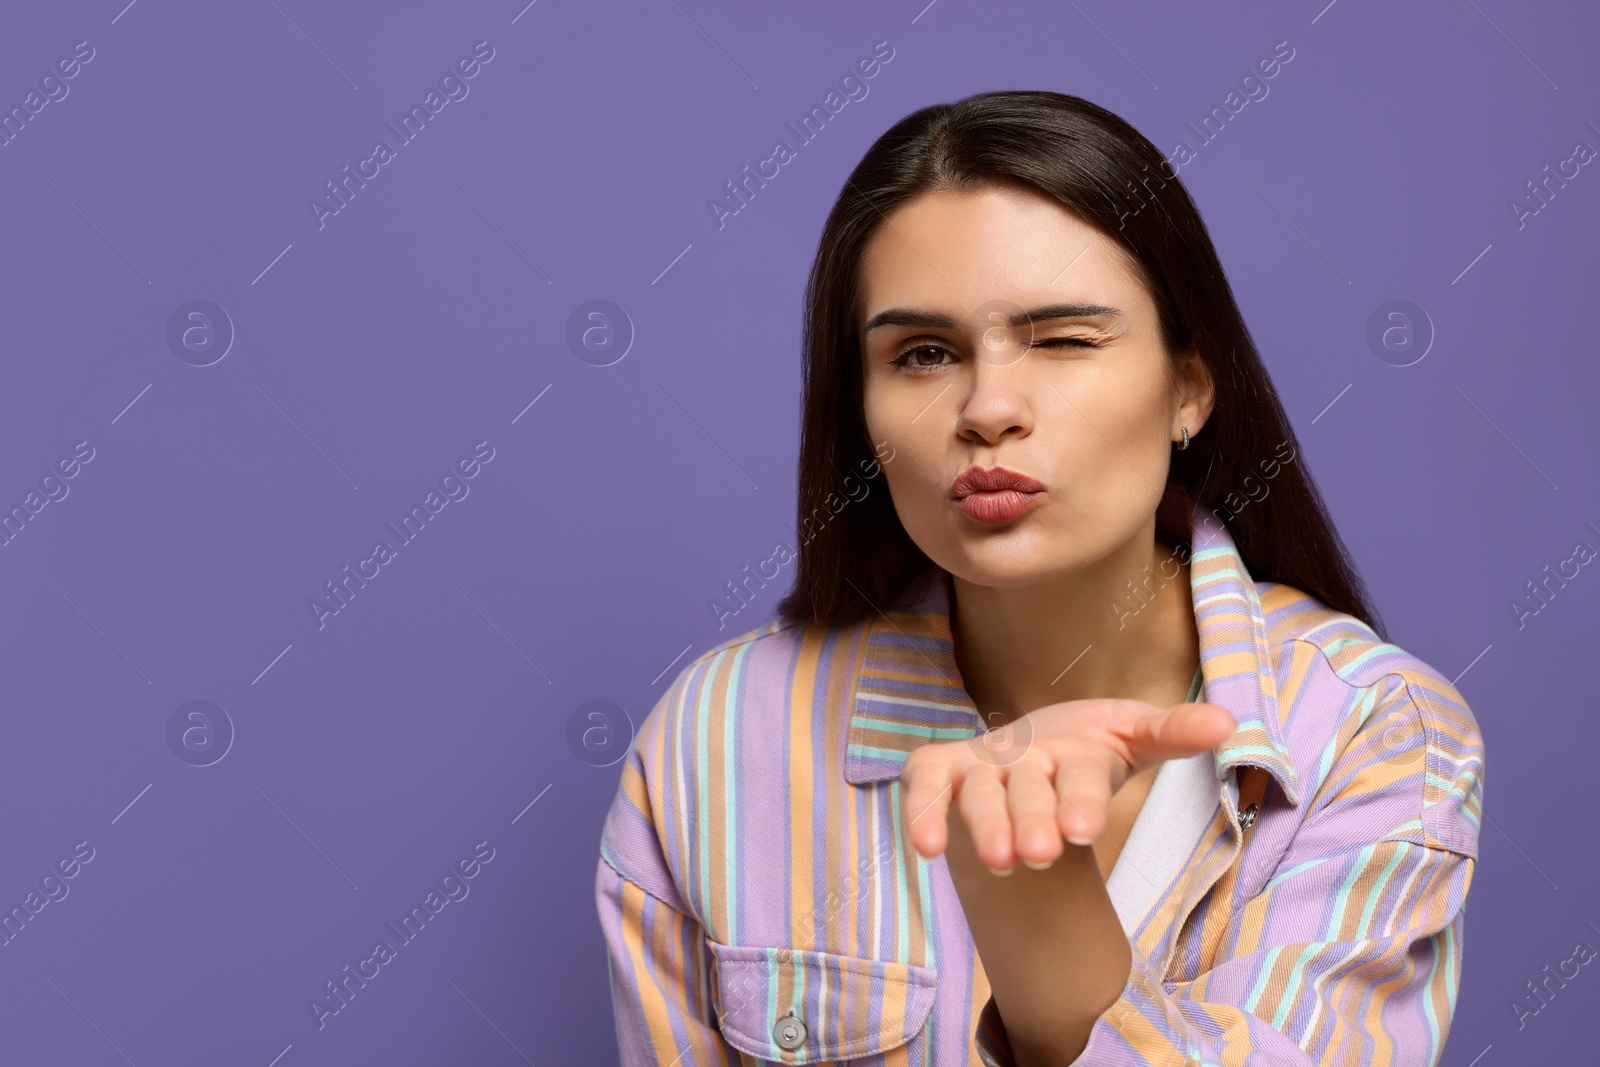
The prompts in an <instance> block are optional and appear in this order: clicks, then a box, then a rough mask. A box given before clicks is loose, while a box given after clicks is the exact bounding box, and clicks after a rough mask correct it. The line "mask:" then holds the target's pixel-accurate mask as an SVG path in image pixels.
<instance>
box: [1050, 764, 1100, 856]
mask: <svg viewBox="0 0 1600 1067" xmlns="http://www.w3.org/2000/svg"><path fill="white" fill-rule="evenodd" d="M1055 787H1056V796H1057V801H1056V822H1057V825H1058V826H1059V828H1060V830H1059V832H1060V834H1061V836H1062V837H1064V838H1066V839H1067V840H1068V841H1069V842H1071V843H1072V844H1074V845H1092V844H1094V842H1095V839H1096V838H1098V837H1099V836H1100V835H1101V833H1103V832H1104V831H1105V827H1106V813H1107V811H1108V810H1109V809H1110V805H1111V772H1110V770H1109V769H1108V768H1107V767H1105V766H1103V765H1097V764H1095V763H1093V762H1090V761H1088V760H1084V759H1079V760H1075V761H1073V762H1071V763H1067V764H1065V765H1064V766H1062V767H1060V768H1059V769H1057V771H1056V781H1055Z"/></svg>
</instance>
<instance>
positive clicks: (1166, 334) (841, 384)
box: [778, 91, 1387, 639]
mask: <svg viewBox="0 0 1600 1067" xmlns="http://www.w3.org/2000/svg"><path fill="white" fill-rule="evenodd" d="M1018 182H1020V183H1024V184H1026V185H1029V186H1032V187H1033V188H1035V189H1038V190H1039V191H1041V192H1043V193H1044V194H1045V195H1047V196H1050V197H1053V198H1054V199H1055V200H1056V201H1058V202H1059V203H1061V204H1062V205H1063V206H1064V207H1066V208H1067V209H1068V210H1070V211H1072V212H1074V213H1075V214H1076V215H1078V216H1079V217H1081V218H1082V219H1084V220H1085V221H1087V222H1088V223H1089V224H1091V225H1093V226H1095V227H1097V228H1098V229H1099V230H1101V231H1102V232H1103V233H1105V234H1106V235H1107V236H1109V237H1110V238H1111V239H1112V240H1114V241H1116V242H1117V243H1118V244H1119V245H1120V246H1121V247H1122V248H1123V249H1124V250H1125V252H1126V253H1127V254H1128V255H1129V256H1130V258H1131V260H1132V261H1133V262H1134V263H1135V264H1136V266H1137V268H1138V269H1139V271H1140V272H1141V273H1142V275H1143V280H1144V282H1145V284H1146V285H1147V286H1148V288H1149V291H1150V294H1151V297H1152V298H1153V300H1154V303H1155V305H1156V308H1157V310H1158V313H1159V316H1160V325H1161V336H1162V341H1163V344H1164V345H1165V347H1166V350H1167V353H1168V355H1169V356H1171V357H1172V358H1173V359H1174V360H1176V359H1177V358H1179V357H1180V354H1181V353H1183V352H1185V350H1188V349H1190V348H1191V346H1192V348H1193V350H1194V351H1195V353H1196V354H1198V356H1199V358H1200V359H1202V360H1204V362H1205V364H1206V367H1207V369H1208V370H1209V371H1210V374H1211V378H1212V381H1213V382H1214V383H1215V387H1216V402H1215V405H1214V407H1213V410H1212V413H1211V417H1210V418H1209V419H1208V420H1207V422H1206V424H1205V426H1204V427H1203V428H1202V430H1201V432H1200V433H1198V434H1197V435H1195V436H1194V438H1193V439H1192V440H1191V442H1190V444H1189V447H1188V448H1187V449H1174V450H1173V452H1172V466H1171V471H1170V473H1169V475H1168V482H1167V492H1166V496H1165V498H1164V499H1163V503H1162V506H1161V507H1160V508H1159V509H1158V511H1157V515H1156V524H1157V535H1158V536H1159V537H1160V538H1161V539H1162V540H1163V541H1164V542H1166V543H1168V544H1170V545H1173V546H1181V547H1182V549H1183V550H1185V551H1188V550H1189V549H1190V548H1191V547H1192V546H1190V545H1189V537H1190V535H1191V531H1190V530H1189V523H1188V512H1187V511H1186V510H1184V509H1185V508H1187V507H1188V506H1189V505H1190V504H1191V503H1193V504H1194V505H1195V506H1196V507H1197V508H1205V509H1207V510H1210V511H1212V512H1213V513H1214V514H1215V515H1216V516H1217V517H1218V518H1219V519H1221V520H1222V521H1224V522H1225V524H1226V525H1227V527H1228V532H1229V533H1230V534H1231V535H1232V536H1233V539H1234V543H1235V544H1236V545H1237V546H1238V548H1239V553H1240V558H1241V559H1242V561H1243V562H1244V565H1245V567H1246V568H1247V569H1248V570H1249V572H1250V575H1251V577H1252V578H1253V579H1255V580H1256V581H1271V582H1281V583H1284V584H1286V585H1289V586H1292V587H1294V588H1296V589H1299V590H1301V591H1302V592H1305V593H1309V594H1311V595H1312V596H1314V597H1316V598H1317V599H1318V600H1320V601H1322V602H1323V603H1324V604H1326V605H1327V606H1329V607H1330V608H1333V609H1334V610H1336V611H1342V612H1345V613H1347V614H1349V615H1353V616H1355V617H1356V618H1358V619H1360V620H1362V621H1363V622H1365V623H1366V624H1367V625H1368V626H1370V627H1372V629H1373V630H1374V631H1375V632H1376V633H1378V635H1379V636H1380V637H1384V632H1383V628H1382V626H1383V624H1382V620H1381V619H1380V618H1379V617H1378V614H1377V612H1376V611H1375V610H1374V609H1373V608H1372V606H1371V605H1370V604H1369V603H1368V599H1367V594H1366V591H1365V588H1364V586H1363V584H1362V581H1361V578H1360V576H1359V574H1357V572H1356V569H1355V566H1354V565H1353V563H1352V562H1351V560H1350V557H1349V553H1348V552H1347V551H1346V549H1345V547H1344V543H1343V542H1342V541H1341V540H1340V539H1339V535H1338V533H1337V531H1335V529H1334V527H1333V523H1332V521H1331V520H1330V519H1329V517H1328V514H1327V509H1326V506H1325V505H1324V503H1323V501H1322V497H1321V495H1320V494H1319V493H1318V492H1317V488H1316V485H1315V483H1314V482H1313V481H1312V478H1311V475H1310V472H1309V471H1308V470H1307V469H1306V465H1305V460H1304V457H1303V456H1301V455H1300V454H1299V446H1298V444H1297V443H1296V441H1295V436H1294V431H1293V430H1292V429H1291V428H1290V426H1289V419H1288V417H1287V416H1286V415H1285V414H1284V410H1283V405H1282V403H1281V402H1280V401H1279V399H1278V394H1277V391H1276V390H1275V389H1274V388H1273V385H1272V381H1271V379H1270V378H1269V377H1268V376H1267V370H1266V367H1265V366H1264V365H1263V364H1262V362H1261V356H1260V354H1259V353H1258V352H1257V351H1256V346H1255V342H1254V341H1253V340H1252V339H1251V337H1250V331H1249V330H1248V329H1247V328H1246V326H1245V323H1244V318H1243V316H1241V315H1240V313H1239V307H1238V304H1237V303H1236V302H1235V301H1234V297H1233V290H1232V289H1231V288H1230V287H1229V285H1228V280H1227V278H1226V277H1225V276H1224V275H1223V272H1222V264H1221V262H1220V261H1219V260H1218V258H1217V251H1216V248H1215V247H1214V246H1213V245H1212V243H1211V237H1210V235H1209V234H1208V233H1207V232H1206V226H1205V223H1204V222H1203V221H1202V220H1201V218H1200V212H1199V211H1198V209H1197V208H1196V207H1195V204H1194V201H1193V200H1191V199H1190V197H1189V193H1188V191H1187V190H1185V189H1184V187H1183V186H1182V184H1180V183H1179V181H1178V180H1177V175H1176V172H1175V171H1173V169H1172V168H1171V166H1170V165H1169V164H1168V163H1167V162H1166V160H1165V159H1164V158H1163V157H1162V155H1161V153H1160V151H1159V150H1157V148H1156V147H1155V145H1153V144H1151V143H1150V141H1149V140H1148V139H1147V138H1146V137H1145V136H1144V135H1143V134H1141V133H1139V132H1138V131H1137V130H1135V129H1134V128H1133V127H1132V126H1130V125H1129V124H1128V123H1127V122H1125V121H1123V120H1122V119H1121V118H1119V117H1117V116H1116V115H1114V114H1112V113H1111V112H1109V111H1107V110H1105V109H1104V108H1102V107H1099V106H1098V105H1096V104H1092V103H1090V102H1089V101H1087V100H1084V99H1082V98H1080V97H1076V96H1066V95H1063V94H1061V93H1052V92H1037V91H1015V92H991V93H980V94H978V95H975V96H969V97H967V98H966V99H964V100H959V101H957V102H955V103H953V104H936V105H934V106H931V107H925V108H923V109H921V110H919V111H916V112H913V113H912V114H910V115H908V116H906V117H905V118H903V119H901V120H900V121H899V122H897V123H895V125H894V126H893V127H891V128H890V129H889V131H888V132H887V133H885V134H884V135H883V136H882V137H880V138H878V140H877V141H876V142H875V143H874V144H873V145H872V147H871V148H870V149H869V150H868V151H867V154H866V156H865V157H863V159H862V160H861V162H860V163H859V164H858V165H857V166H856V168H855V170H854V171H853V172H852V173H851V175H850V177H849V179H848V180H846V182H845V185H844V189H843V190H842V191H841V192H840V193H839V198H838V200H837V201H835V203H834V205H833V209H832V210H831V211H830V212H829V213H828V219H827V222H826V223H825V225H824V226H823V231H822V239H821V241H820V243H819V246H818V248H817V255H816V259H815V261H814V262H813V263H812V267H811V275H810V278H809V280H808V282H807V285H806V294H805V323H804V337H803V346H804V352H805V401H804V412H803V416H802V426H801V436H800V474H799V517H800V523H799V526H798V527H797V530H798V531H799V532H800V533H801V538H800V543H799V548H798V560H797V564H796V575H795V584H794V588H793V589H792V590H791V591H790V592H789V593H788V595H786V596H785V597H784V599H783V600H782V602H781V603H780V604H779V605H778V615H779V617H780V619H781V620H782V621H784V622H785V623H789V624H794V623H817V624H822V625H839V624H845V623H850V622H855V621H858V620H860V619H863V618H866V617H869V616H872V615H875V614H876V613H877V611H878V610H879V609H881V608H884V607H887V606H888V605H891V604H895V603H897V602H899V601H900V600H901V599H902V598H903V597H906V596H908V595H910V593H911V592H912V591H913V590H916V589H920V588H922V587H923V586H924V584H925V583H926V582H927V581H929V580H931V579H932V577H933V575H935V574H936V573H937V572H938V568H937V565H936V564H934V562H933V561H932V560H930V559H929V558H928V557H927V556H926V555H925V554H924V553H923V552H922V550H921V549H920V548H918V547H917V545H916V543H915V542H913V541H912V540H911V537H910V535H908V534H907V533H906V531H905V527H903V526H902V525H901V523H900V519H899V516H898V515H896V513H895V510H894V504H893V501H892V500H891V499H890V496H889V493H888V491H887V489H886V488H882V489H880V490H879V491H878V492H872V491H871V488H870V487H868V491H867V492H865V493H864V494H863V495H861V496H860V497H859V498H858V497H856V496H855V492H854V491H853V490H851V489H850V485H852V484H855V485H857V486H860V485H861V484H863V483H862V478H863V476H864V472H866V473H876V468H874V467H873V466H872V465H871V461H872V460H873V459H874V456H875V450H874V448H873V447H872V446H871V445H870V443H869V442H868V440H867V436H866V421H865V418H864V416H863V411H862V368H861V350H860V339H859V337H858V335H857V333H856V315H857V311H858V307H857V300H858V294H859V286H858V273H859V269H860V263H861V255H862V251H863V249H864V248H865V246H866V244H867V241H868V240H869V238H870V237H871V236H872V234H873V233H874V232H875V230H876V229H877V227H878V225H879V224H880V223H881V222H882V220H883V218H884V216H885V215H887V214H888V213H889V212H891V211H893V210H894V209H895V208H896V207H898V206H899V205H901V204H903V203H904V202H906V201H907V200H910V199H911V198H912V197H915V196H918V195H919V194H922V193H926V192H930V191H933V190H938V189H970V188H973V187H975V186H980V185H984V184H997V183H998V184H1007V183H1018ZM1174 366H1175V364H1174ZM1285 455H1287V456H1288V457H1289V460H1288V461H1287V462H1280V463H1278V465H1277V466H1276V468H1274V467H1272V466H1271V465H1270V464H1271V463H1272V461H1273V460H1275V459H1276V460H1282V459H1283V457H1284V456H1285ZM1264 463H1265V464H1267V465H1263V464H1264ZM1265 471H1271V472H1272V474H1271V479H1270V485H1269V486H1268V493H1267V495H1266V496H1265V497H1263V498H1262V499H1261V502H1260V503H1255V502H1253V501H1252V498H1251V497H1250V495H1249V494H1251V493H1253V492H1255V491H1256V490H1253V489H1252V488H1251V486H1252V485H1259V484H1261V483H1263V482H1264V480H1265V479H1264V472H1265ZM847 494H848V495H847ZM1384 639H1387V638H1386V637H1384Z"/></svg>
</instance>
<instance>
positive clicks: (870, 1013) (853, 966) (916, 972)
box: [708, 941, 939, 1063]
mask: <svg viewBox="0 0 1600 1067" xmlns="http://www.w3.org/2000/svg"><path fill="white" fill-rule="evenodd" d="M708 944H709V945H710V947H711V954H712V959H713V966H714V968H715V970H716V976H715V981H716V987H717V995H718V1004H717V1011H718V1016H719V1018H720V1019H721V1021H722V1034H723V1036H724V1037H725V1038H727V1040H728V1043H729V1044H731V1045H733V1046H734V1047H735V1048H737V1049H739V1050H741V1051H743V1052H748V1053H749V1054H750V1055H752V1056H758V1057H760V1058H761V1059H764V1060H776V1061H777V1062H779V1063H822V1062H827V1061H829V1060H842V1059H850V1058H852V1057H856V1056H871V1055H873V1054H875V1053H878V1052H883V1051H885V1050H887V1049H892V1048H897V1047H898V1046H900V1045H903V1044H905V1043H906V1042H907V1041H910V1040H911V1039H912V1038H913V1037H915V1036H916V1035H917V1033H918V1032H919V1031H920V1030H921V1029H922V1025H923V1023H924V1022H926V1021H927V1018H928V1012H929V1011H930V1010H931V1009H932V1008H933V998H934V994H935V993H936V992H937V991H938V988H939V972H938V971H936V970H934V969H933V968H931V967H919V966H917V965H915V964H909V963H893V962H888V961H885V960H875V959H865V958H862V957H860V956H843V955H838V954H836V953H832V952H814V951H802V950H799V949H790V948H765V947H762V946H758V945H723V944H719V943H717V942H715V941H709V942H708ZM790 1012H793V1014H794V1018H795V1019H798V1020H799V1022H800V1024H801V1026H800V1027H794V1026H792V1025H789V1026H788V1027H787V1034H786V1038H785V1041H784V1043H780V1042H779V1039H778V1033H777V1032H776V1028H777V1026H778V1023H779V1020H781V1019H783V1018H784V1016H785V1015H787V1014H788V1013H790ZM802 1030H803V1036H801V1032H802ZM787 1035H793V1036H787ZM796 1041H798V1044H796ZM785 1044H788V1045H793V1046H794V1047H792V1048H786V1047H785Z"/></svg>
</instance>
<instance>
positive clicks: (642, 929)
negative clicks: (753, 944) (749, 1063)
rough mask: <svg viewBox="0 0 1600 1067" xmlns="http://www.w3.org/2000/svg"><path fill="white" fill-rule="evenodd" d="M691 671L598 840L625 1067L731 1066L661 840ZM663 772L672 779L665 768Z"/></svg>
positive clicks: (664, 702) (644, 733)
mask: <svg viewBox="0 0 1600 1067" xmlns="http://www.w3.org/2000/svg"><path fill="white" fill-rule="evenodd" d="M688 674H689V671H687V670H686V671H685V672H684V675H680V677H679V678H678V680H677V681H675V682H674V684H673V685H672V686H671V687H670V688H669V690H668V691H667V693H666V694H665V695H663V697H662V698H661V700H660V702H659V703H658V704H657V705H656V707H655V708H654V709H653V710H652V711H651V713H650V715H649V716H648V718H647V719H646V720H645V722H644V724H643V725H642V726H641V727H640V729H639V736H638V737H637V738H635V740H634V743H633V744H632V746H631V748H630V751H629V752H628V755H627V758H626V759H625V760H624V761H623V763H622V777H621V781H620V782H619V783H618V787H617V793H616V796H615V798H614V799H613V801H612V804H611V809H610V811H609V813H608V814H607V816H606V820H605V828H604V830H603V831H602V832H601V837H600V861H599V864H598V866H597V869H596V871H595V905H596V907H597V909H598V911H599V915H600V928H601V932H602V933H603V934H604V937H605V944H606V962H607V972H608V974H609V980H610V986H611V1007H612V1013H613V1016H614V1018H615V1021H616V1033H617V1045H618V1049H619V1051H620V1054H621V1059H620V1062H621V1064H622V1067H646V1065H648V1067H713V1065H716V1067H732V1065H737V1064H739V1063H740V1062H741V1060H740V1058H739V1055H738V1053H737V1052H735V1051H734V1050H733V1048H732V1047H731V1046H729V1045H728V1044H727V1043H726V1042H725V1041H724V1039H723V1036H722V1031H721V1029H720V1027H719V1026H718V1024H717V1021H716V1020H717V1011H716V1007H715V1003H716V998H715V997H713V995H712V987H713V982H714V980H715V979H714V971H713V967H712V956H711V951H710V949H709V947H708V946H707V942H706V933H705V929H704V927H703V926H702V925H701V923H700V922H699V920H698V919H697V918H696V916H695V914H694V908H693V907H692V906H691V905H690V904H689V903H687V902H686V901H685V899H684V897H683V894H682V892H681V890H680V888H679V885H678V882H677V880H676V879H674V877H673V875H672V869H671V867H670V865H669V864H668V862H667V859H666V852H665V850H664V849H663V847H662V840H661V832H660V829H659V825H660V823H661V822H662V821H663V820H664V819H666V820H670V818H671V816H670V814H666V813H668V812H670V811H672V810H674V809H673V807H672V802H671V797H670V796H662V795H660V788H661V787H659V786H657V785H653V784H652V773H651V770H652V768H654V769H655V777H657V778H659V777H662V774H661V771H660V767H661V765H662V761H663V760H664V759H665V751H666V750H665V747H664V734H666V733H668V732H670V731H668V730H666V729H665V728H664V725H663V723H664V720H666V719H667V718H668V717H669V716H670V715H671V714H672V712H673V709H674V707H675V705H676V703H677V702H678V701H679V700H680V699H681V696H682V693H683V691H684V686H685V681H686V678H687V676H688ZM665 777H666V778H667V779H668V780H669V781H670V779H671V778H672V775H670V774H667V775H665Z"/></svg>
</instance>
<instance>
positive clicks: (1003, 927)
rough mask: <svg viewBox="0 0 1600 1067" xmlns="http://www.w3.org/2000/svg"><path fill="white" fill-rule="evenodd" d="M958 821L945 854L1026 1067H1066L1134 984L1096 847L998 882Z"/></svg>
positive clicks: (1069, 848)
mask: <svg viewBox="0 0 1600 1067" xmlns="http://www.w3.org/2000/svg"><path fill="white" fill-rule="evenodd" d="M960 823H961V820H960V819H959V818H955V819H952V820H951V822H950V843H949V847H948V848H947V850H946V856H947V860H948V864H949V869H950V877H951V882H952V884H953V885H954V886H955V890H956V895H957V896H958V897H959V898H960V900H961V907H962V911H963V912H964V913H965V915H966V919H967V927H968V929H969V930H970V931H971V933H972V941H973V944H974V945H975V946H976V947H977V950H978V957H979V959H980V960H981V961H982V963H983V969H984V973H985V974H986V975H987V977H988V979H989V989H990V992H991V993H992V995H993V996H994V1001H995V1007H996V1008H998V1009H999V1012H1000V1017H1001V1018H1002V1019H1003V1020H1004V1022H1005V1028H1006V1035H1007V1038H1008V1039H1009V1041H1010V1043H1011V1047H1012V1051H1013V1053H1014V1054H1015V1056H1016V1062H1017V1067H1036V1065H1038V1067H1044V1065H1046V1064H1048V1065H1049V1067H1061V1065H1062V1064H1066V1063H1070V1062H1071V1061H1072V1060H1074V1059H1076V1058H1077V1057H1078V1055H1079V1053H1081V1052H1082V1051H1083V1047H1084V1045H1085V1044H1086V1043H1087V1042H1088V1040H1089V1032H1090V1030H1091V1029H1092V1028H1093V1027H1094V1023H1095V1020H1096V1019H1098V1018H1099V1017H1100V1015H1101V1014H1102V1013H1104V1012H1105V1010H1106V1009H1107V1008H1109V1007H1111V1005H1112V1004H1114V1003H1116V1000H1117V998H1118V997H1119V996H1120V995H1121V993H1122V990H1123V987H1124V986H1125V985H1126V984H1127V981H1128V973H1129V966H1130V961H1131V958H1132V952H1131V949H1130V948H1129V946H1128V939H1127V937H1126V935H1125V934H1124V933H1123V931H1122V924H1121V921H1120V920H1119V919H1118V918H1117V913H1116V910H1115V908H1113V907H1112V904H1111V898H1110V896H1109V895H1108V894H1107V893H1106V888H1105V882H1104V880H1103V879H1102V878H1101V876H1100V871H1099V868H1098V867H1097V866H1096V864H1095V858H1094V850H1093V849H1092V848H1090V847H1088V846H1079V845H1071V844H1067V845H1064V848H1065V852H1064V853H1063V855H1062V856H1061V858H1060V859H1058V860H1056V862H1055V863H1054V864H1053V865H1052V866H1051V867H1050V868H1049V869H1048V870H1043V871H1036V870H1033V869H1031V868H1029V867H1027V866H1025V865H1023V864H1020V863H1019V864H1018V865H1017V866H1016V867H1015V868H1014V869H1013V871H1012V873H1011V874H1010V875H1009V876H1006V877H997V876H995V875H993V874H990V873H989V871H988V870H987V869H985V868H984V866H983V864H982V862H981V861H980V860H979V859H978V856H977V853H976V852H975V850H974V849H973V846H972V842H971V839H970V838H969V837H968V836H967V834H966V828H965V826H964V825H960Z"/></svg>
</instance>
